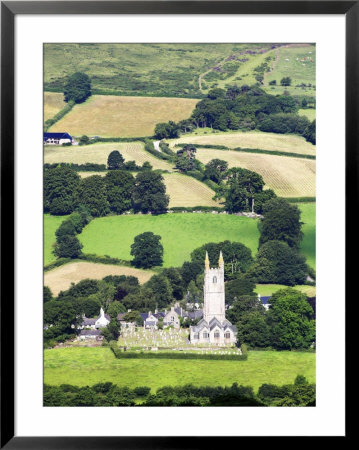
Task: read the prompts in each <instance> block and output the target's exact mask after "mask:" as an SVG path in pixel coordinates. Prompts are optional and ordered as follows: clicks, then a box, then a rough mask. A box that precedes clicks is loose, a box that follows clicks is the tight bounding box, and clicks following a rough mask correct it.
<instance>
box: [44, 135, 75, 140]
mask: <svg viewBox="0 0 359 450" xmlns="http://www.w3.org/2000/svg"><path fill="white" fill-rule="evenodd" d="M46 139H71V140H72V137H71V136H70V135H69V133H44V140H46Z"/></svg>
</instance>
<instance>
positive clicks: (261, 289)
mask: <svg viewBox="0 0 359 450" xmlns="http://www.w3.org/2000/svg"><path fill="white" fill-rule="evenodd" d="M287 287H288V286H284V285H282V284H257V285H256V288H255V292H257V294H260V295H261V296H262V297H266V296H270V295H272V294H274V292H277V291H279V289H286V288H287ZM294 289H297V290H298V291H300V292H303V294H305V295H308V297H315V294H316V288H315V286H307V285H304V284H303V285H298V286H294Z"/></svg>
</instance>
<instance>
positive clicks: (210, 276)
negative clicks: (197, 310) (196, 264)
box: [203, 251, 225, 323]
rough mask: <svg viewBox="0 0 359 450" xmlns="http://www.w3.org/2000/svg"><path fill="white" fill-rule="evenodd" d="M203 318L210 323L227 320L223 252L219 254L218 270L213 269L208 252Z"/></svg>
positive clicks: (205, 270)
mask: <svg viewBox="0 0 359 450" xmlns="http://www.w3.org/2000/svg"><path fill="white" fill-rule="evenodd" d="M203 296H204V305H203V318H204V320H206V321H207V322H208V323H209V322H210V321H211V319H213V318H214V317H216V318H217V319H218V320H219V321H220V322H223V321H224V320H225V293H224V261H223V256H222V251H221V252H220V254H219V260H218V268H214V269H211V268H210V262H209V258H208V252H206V259H205V269H204V286H203Z"/></svg>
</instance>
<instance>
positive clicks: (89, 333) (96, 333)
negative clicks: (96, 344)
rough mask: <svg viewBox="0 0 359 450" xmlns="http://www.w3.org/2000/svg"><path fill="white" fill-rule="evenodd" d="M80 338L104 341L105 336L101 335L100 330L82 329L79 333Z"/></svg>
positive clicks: (81, 339)
mask: <svg viewBox="0 0 359 450" xmlns="http://www.w3.org/2000/svg"><path fill="white" fill-rule="evenodd" d="M77 339H78V340H80V341H94V340H96V341H102V340H103V336H102V335H101V331H100V330H93V329H91V330H81V331H80V334H79V335H78V338H77Z"/></svg>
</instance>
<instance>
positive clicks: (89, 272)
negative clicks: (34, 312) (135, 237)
mask: <svg viewBox="0 0 359 450" xmlns="http://www.w3.org/2000/svg"><path fill="white" fill-rule="evenodd" d="M107 275H126V276H129V275H132V276H134V277H137V278H138V280H139V282H140V283H145V282H146V281H148V280H149V279H150V278H151V277H152V275H154V272H151V271H150V270H141V269H135V268H133V267H125V266H116V265H112V264H98V263H92V262H87V261H76V262H72V263H69V264H65V265H63V266H60V267H57V268H56V269H53V270H50V271H49V272H46V273H45V274H44V285H45V286H49V288H50V289H51V291H52V293H53V294H54V295H58V293H59V292H60V291H64V290H66V289H68V288H69V287H70V286H71V283H78V282H79V281H81V280H84V279H85V278H91V279H95V280H101V279H102V278H104V277H107Z"/></svg>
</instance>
